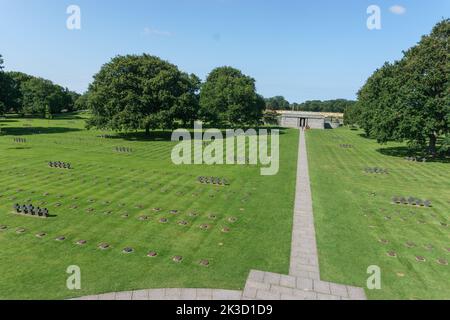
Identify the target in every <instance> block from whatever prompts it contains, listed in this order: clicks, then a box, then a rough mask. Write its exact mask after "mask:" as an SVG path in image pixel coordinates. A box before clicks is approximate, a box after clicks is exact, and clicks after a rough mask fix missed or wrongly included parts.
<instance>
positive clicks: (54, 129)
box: [2, 127, 81, 136]
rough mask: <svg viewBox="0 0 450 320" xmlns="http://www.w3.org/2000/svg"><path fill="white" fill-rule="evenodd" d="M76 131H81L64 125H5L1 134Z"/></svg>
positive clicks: (20, 134)
mask: <svg viewBox="0 0 450 320" xmlns="http://www.w3.org/2000/svg"><path fill="white" fill-rule="evenodd" d="M76 131H81V129H77V128H65V127H21V128H19V127H6V128H2V135H7V136H26V135H33V134H58V133H67V132H76Z"/></svg>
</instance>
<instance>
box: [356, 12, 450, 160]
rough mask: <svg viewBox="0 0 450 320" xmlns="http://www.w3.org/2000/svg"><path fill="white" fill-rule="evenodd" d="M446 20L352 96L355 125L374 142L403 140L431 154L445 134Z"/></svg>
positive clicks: (448, 100) (449, 98) (449, 109)
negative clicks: (355, 108)
mask: <svg viewBox="0 0 450 320" xmlns="http://www.w3.org/2000/svg"><path fill="white" fill-rule="evenodd" d="M449 78H450V20H448V19H446V20H443V21H441V22H439V23H438V24H437V25H436V26H435V27H434V28H433V30H432V32H431V34H429V35H427V36H424V37H422V39H421V41H420V42H419V43H418V44H417V45H416V46H414V47H412V48H411V49H409V50H408V51H406V52H405V53H404V57H403V58H402V59H401V60H400V61H397V62H395V63H392V64H390V63H386V64H385V65H384V66H383V67H382V68H380V69H378V70H377V71H376V72H375V73H374V74H373V75H372V76H371V77H370V78H369V79H368V80H367V82H366V84H365V85H364V86H363V87H362V88H361V90H360V91H359V93H358V104H359V110H360V111H361V114H360V115H359V121H358V122H359V124H360V125H361V126H362V127H363V128H364V130H365V131H366V133H367V134H368V135H370V136H372V137H374V138H376V139H377V140H378V141H379V142H381V143H384V142H387V141H389V140H398V141H403V140H407V141H408V142H409V144H411V145H415V146H426V145H428V150H429V153H430V154H435V153H436V143H437V140H438V138H439V137H441V136H442V137H443V136H446V135H448V134H449V130H450V81H449V80H450V79H449Z"/></svg>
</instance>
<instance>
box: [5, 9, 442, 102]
mask: <svg viewBox="0 0 450 320" xmlns="http://www.w3.org/2000/svg"><path fill="white" fill-rule="evenodd" d="M72 4H74V5H78V6H79V7H80V8H81V30H68V29H67V27H66V20H67V18H68V16H69V15H68V14H66V9H67V7H68V6H69V5H72ZM372 4H375V5H378V6H379V7H380V8H381V23H382V28H381V30H372V31H371V30H369V29H368V28H367V26H366V20H367V18H368V16H369V15H368V14H367V13H366V10H367V7H368V6H369V5H372ZM393 6H396V7H394V8H392V7H393ZM443 17H446V18H448V17H450V0H370V1H367V0H128V1H125V0H120V1H119V0H70V1H66V0H0V54H2V55H3V58H4V59H5V66H6V70H17V71H22V72H26V73H29V74H32V75H36V76H41V77H44V78H47V79H50V80H52V81H54V82H56V83H58V84H61V85H63V86H67V87H68V88H69V89H71V90H76V91H78V92H83V91H85V90H86V89H87V87H88V84H89V83H90V82H91V80H92V76H93V75H94V74H95V73H96V72H98V70H99V69H100V67H101V66H102V64H104V63H106V62H107V61H109V60H110V59H111V58H112V57H114V56H115V55H118V54H141V53H144V52H145V53H149V54H153V55H157V56H159V57H161V58H163V59H165V60H168V61H170V62H172V63H174V64H176V65H178V66H179V67H180V69H181V70H183V71H186V72H188V73H195V74H197V75H198V76H200V77H201V78H203V79H204V78H205V77H206V75H207V74H208V73H209V72H210V71H211V70H212V69H213V68H215V67H218V66H223V65H230V66H234V67H236V68H239V69H241V70H242V71H243V72H244V73H246V74H248V75H250V76H252V77H253V78H255V79H256V83H257V88H258V91H259V92H260V93H261V94H263V95H264V96H266V97H269V96H274V95H283V96H285V97H286V98H287V99H288V100H290V101H291V102H301V101H304V100H308V99H333V98H355V94H356V92H357V91H358V89H359V88H360V87H361V86H362V84H364V82H365V80H366V79H367V77H368V76H370V74H371V73H372V72H373V71H374V70H375V69H376V68H377V67H379V66H381V65H382V64H383V63H384V62H385V61H392V60H395V59H398V58H400V57H401V54H402V50H405V49H408V48H409V47H411V46H412V45H414V44H415V43H416V42H417V41H419V39H420V37H421V35H423V34H426V33H429V32H430V31H431V28H432V27H433V25H434V24H436V23H437V22H438V21H439V20H441V19H442V18H443Z"/></svg>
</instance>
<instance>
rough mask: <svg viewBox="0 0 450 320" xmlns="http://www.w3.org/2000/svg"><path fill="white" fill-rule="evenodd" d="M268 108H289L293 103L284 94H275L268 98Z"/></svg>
mask: <svg viewBox="0 0 450 320" xmlns="http://www.w3.org/2000/svg"><path fill="white" fill-rule="evenodd" d="M266 109H267V110H289V109H291V104H290V103H289V101H287V100H286V99H285V98H284V97H283V96H275V97H272V98H267V99H266Z"/></svg>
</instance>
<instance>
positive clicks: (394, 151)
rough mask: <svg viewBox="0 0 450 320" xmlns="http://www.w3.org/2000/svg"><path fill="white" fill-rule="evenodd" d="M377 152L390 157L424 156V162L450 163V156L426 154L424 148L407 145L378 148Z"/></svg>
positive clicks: (421, 157)
mask: <svg viewBox="0 0 450 320" xmlns="http://www.w3.org/2000/svg"><path fill="white" fill-rule="evenodd" d="M376 151H377V152H379V153H381V154H383V155H385V156H390V157H397V158H405V157H417V158H419V159H423V158H426V162H440V163H450V156H449V155H446V154H438V155H436V156H434V157H431V156H429V155H427V153H426V152H425V150H424V149H420V148H409V147H407V146H401V147H389V148H379V149H377V150H376Z"/></svg>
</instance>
